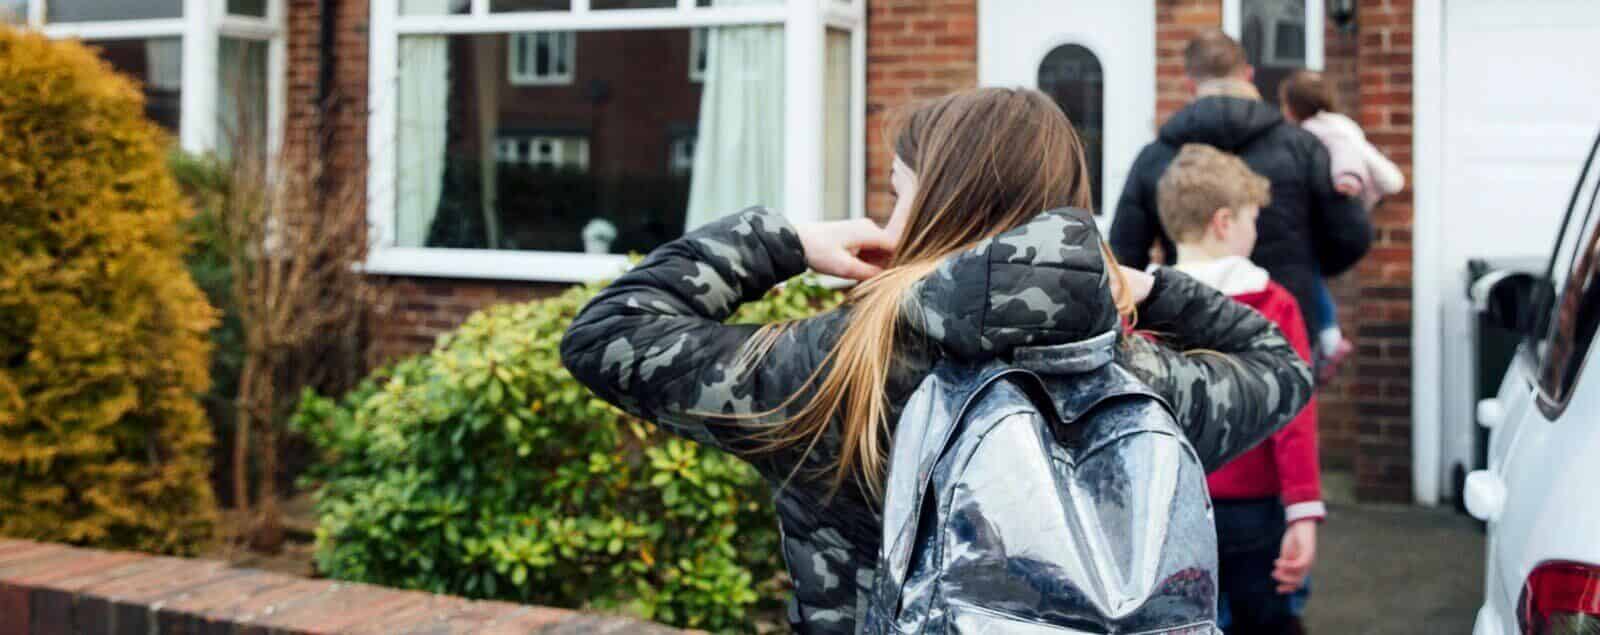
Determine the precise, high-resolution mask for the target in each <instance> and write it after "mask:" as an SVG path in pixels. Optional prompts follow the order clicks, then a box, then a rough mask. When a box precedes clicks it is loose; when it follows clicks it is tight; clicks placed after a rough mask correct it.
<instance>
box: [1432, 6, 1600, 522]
mask: <svg viewBox="0 0 1600 635" xmlns="http://www.w3.org/2000/svg"><path fill="white" fill-rule="evenodd" d="M1443 36H1444V42H1443V53H1444V55H1443V57H1442V59H1443V64H1442V66H1443V72H1444V78H1443V80H1444V81H1443V82H1442V85H1441V88H1443V100H1442V101H1443V109H1444V121H1443V123H1444V126H1443V130H1442V133H1443V134H1442V142H1443V144H1444V147H1443V149H1442V152H1441V154H1442V156H1443V157H1444V166H1443V171H1442V172H1441V173H1440V179H1439V185H1440V192H1439V198H1438V200H1439V207H1438V213H1439V218H1440V220H1439V225H1438V226H1439V228H1440V232H1441V233H1442V235H1441V236H1436V237H1434V238H1435V239H1436V240H1438V241H1439V242H1438V244H1439V245H1440V246H1441V249H1440V261H1439V262H1440V265H1441V266H1442V267H1443V270H1442V271H1439V272H1438V273H1439V274H1440V275H1439V276H1438V277H1437V278H1435V280H1440V281H1443V284H1445V285H1447V286H1446V287H1445V288H1444V289H1442V290H1441V291H1442V293H1441V297H1442V299H1443V301H1444V306H1443V307H1442V308H1443V310H1444V315H1443V317H1444V327H1445V338H1444V340H1443V347H1442V349H1441V353H1442V354H1443V360H1442V361H1443V362H1444V363H1443V368H1444V369H1445V375H1446V376H1445V377H1443V378H1442V379H1443V380H1444V382H1445V385H1444V386H1443V388H1444V390H1443V397H1444V399H1443V403H1442V404H1441V406H1442V408H1441V410H1442V412H1441V415H1442V418H1443V420H1444V426H1443V439H1442V441H1443V446H1444V447H1442V448H1441V450H1443V456H1442V458H1443V459H1444V460H1443V461H1441V462H1440V463H1441V465H1440V466H1439V468H1440V470H1441V472H1442V473H1441V474H1440V477H1441V480H1440V482H1441V483H1442V484H1444V486H1445V487H1446V488H1449V487H1450V479H1449V478H1448V474H1449V471H1450V470H1451V469H1452V468H1453V467H1454V465H1453V464H1454V463H1456V462H1458V461H1461V460H1463V459H1465V458H1466V457H1468V456H1470V454H1469V453H1470V451H1471V447H1472V446H1471V443H1472V441H1471V439H1472V437H1471V426H1470V424H1469V423H1466V422H1470V421H1471V418H1472V414H1471V412H1472V411H1471V406H1472V396H1471V393H1470V391H1471V381H1472V376H1471V368H1472V367H1471V358H1470V356H1469V350H1468V347H1467V344H1468V342H1469V340H1468V333H1469V332H1468V330H1467V328H1468V324H1467V319H1466V313H1467V309H1466V304H1465V298H1464V297H1463V291H1462V288H1463V287H1462V285H1464V283H1465V276H1466V273H1465V272H1466V262H1467V259H1468V258H1474V257H1490V258H1506V257H1510V258H1516V257H1522V256H1535V257H1540V258H1542V257H1547V256H1548V255H1549V253H1550V245H1551V242H1552V241H1554V239H1555V232H1556V230H1557V228H1558V227H1559V223H1560V221H1561V215H1562V214H1563V213H1564V212H1565V210H1566V205H1567V199H1568V197H1569V196H1570V195H1571V193H1572V187H1573V184H1574V181H1575V180H1576V179H1577V177H1578V172H1579V170H1580V169H1581V168H1582V163H1583V158H1584V155H1585V154H1586V153H1587V151H1588V149H1589V145H1590V143H1591V142H1592V141H1593V140H1594V136H1595V133H1596V131H1597V130H1600V73H1596V72H1595V70H1594V66H1593V61H1594V60H1595V59H1596V55H1597V53H1600V2H1596V1H1594V0H1518V1H1516V2H1508V1H1506V0H1446V1H1445V2H1444V33H1443ZM1426 115H1427V113H1420V114H1419V116H1426ZM1418 308H1419V310H1420V309H1422V307H1418ZM1452 493H1453V492H1446V495H1450V494H1452Z"/></svg>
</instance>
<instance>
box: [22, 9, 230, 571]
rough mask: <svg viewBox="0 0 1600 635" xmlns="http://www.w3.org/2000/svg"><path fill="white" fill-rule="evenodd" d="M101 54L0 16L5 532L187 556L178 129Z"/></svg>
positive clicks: (190, 454) (184, 290)
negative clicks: (173, 138)
mask: <svg viewBox="0 0 1600 635" xmlns="http://www.w3.org/2000/svg"><path fill="white" fill-rule="evenodd" d="M142 102H143V98H142V96H141V94H140V91H139V89H138V88H137V87H136V86H135V85H134V84H133V83H132V82H131V81H129V80H128V79H126V78H123V77H122V76H119V75H117V74H116V73H115V72H113V71H112V70H111V68H110V66H108V65H107V64H105V63H104V62H102V61H101V60H100V59H99V58H98V57H97V56H96V55H95V53H94V52H93V51H91V50H90V49H89V48H87V47H85V46H84V45H82V44H78V43H75V42H70V41H51V40H48V39H46V38H44V37H43V36H41V35H37V34H33V33H27V32H23V31H19V30H16V29H12V28H9V27H4V26H0V534H4V535H9V536H18V537H24V538H33V539H40V540H51V541H63V542H71V543H76V544H91V545H98V546H107V547H119V548H133V549H141V550H148V551H158V552H165V553H179V554H187V553H193V552H195V551H196V550H197V549H199V548H200V547H201V546H203V544H204V542H205V541H206V539H207V538H208V537H209V536H210V535H211V531H212V527H213V524H214V518H215V506H214V503H213V499H212V493H211V490H210V487H209V485H208V484H207V482H206V473H207V463H206V450H207V447H208V446H209V445H210V443H211V434H210V431H209V429H208V426H207V423H206V420H205V418H204V414H203V412H202V410H201V407H200V404H199V403H198V401H197V400H196V395H197V394H198V393H201V392H203V391H205V390H206V388H207V384H208V377H207V364H208V358H207V354H208V351H207V343H206V332H207V330H208V329H210V328H211V326H212V325H213V324H214V323H215V320H216V316H215V313H214V311H213V310H212V308H211V307H210V306H209V305H208V304H206V301H205V298H204V296H203V295H202V294H201V293H200V291H199V290H198V289H197V288H196V287H195V284H194V282H193V280H192V279H190V277H189V274H188V273H187V272H186V271H185V270H184V264H183V260H182V257H183V253H184V250H185V248H186V245H185V240H184V235H185V234H184V232H183V230H182V226H181V225H182V223H183V221H184V219H185V218H186V217H187V216H188V214H189V211H188V209H187V208H186V207H185V204H184V201H183V199H182V197H181V195H180V194H179V191H178V187H177V185H176V183H175V182H174V181H173V178H172V175H171V174H170V173H169V172H168V170H167V163H166V157H167V152H168V139H167V138H166V135H165V134H164V133H163V132H162V130H161V129H160V128H158V127H157V126H156V125H155V124H153V123H151V122H149V121H148V120H146V119H145V118H144V114H143V113H144V109H143V103H142Z"/></svg>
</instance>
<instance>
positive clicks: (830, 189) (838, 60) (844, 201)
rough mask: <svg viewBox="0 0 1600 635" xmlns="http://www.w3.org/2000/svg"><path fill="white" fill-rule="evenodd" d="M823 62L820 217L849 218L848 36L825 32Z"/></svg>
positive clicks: (849, 117)
mask: <svg viewBox="0 0 1600 635" xmlns="http://www.w3.org/2000/svg"><path fill="white" fill-rule="evenodd" d="M827 38H828V39H827V44H826V47H827V48H826V50H825V51H824V53H823V54H824V57H825V59H824V60H823V68H822V72H823V82H824V86H823V90H824V91H825V93H824V101H823V111H822V217H823V218H824V219H827V220H840V219H845V218H849V217H850V201H851V197H850V194H851V192H850V174H851V171H852V166H851V164H850V160H851V158H852V157H851V156H850V123H851V112H852V111H851V108H850V99H851V96H850V84H851V81H850V79H851V77H850V61H851V57H852V56H851V54H850V33H849V32H848V31H841V30H839V29H828V36H827Z"/></svg>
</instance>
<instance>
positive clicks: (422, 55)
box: [394, 0, 450, 247]
mask: <svg viewBox="0 0 1600 635" xmlns="http://www.w3.org/2000/svg"><path fill="white" fill-rule="evenodd" d="M448 7H449V0H401V2H400V9H401V11H402V13H406V14H411V13H430V12H431V13H443V12H444V11H445V10H446V9H447V8H448ZM449 44H450V40H449V37H448V36H444V35H407V36H403V37H401V38H400V51H399V58H400V59H399V61H400V81H399V87H398V90H397V91H396V93H397V94H396V104H395V105H396V112H397V113H398V114H399V130H398V131H397V132H398V133H397V134H396V135H395V158H396V163H395V168H396V173H395V180H394V184H395V199H394V200H395V239H396V243H395V244H397V245H399V246H401V247H422V246H424V242H425V241H426V240H427V239H428V229H429V228H430V227H432V226H433V217H434V215H435V214H437V213H438V211H439V196H440V195H441V194H442V193H443V191H444V166H445V141H446V139H445V132H446V130H445V124H446V122H447V120H448V117H449V105H448V103H447V102H448V99H449V97H450V47H449Z"/></svg>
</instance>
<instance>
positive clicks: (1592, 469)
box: [1462, 140, 1600, 635]
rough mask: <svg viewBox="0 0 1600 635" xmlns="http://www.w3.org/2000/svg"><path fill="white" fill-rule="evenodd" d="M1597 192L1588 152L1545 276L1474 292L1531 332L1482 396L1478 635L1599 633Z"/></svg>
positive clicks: (1488, 284) (1473, 499) (1473, 488)
mask: <svg viewBox="0 0 1600 635" xmlns="http://www.w3.org/2000/svg"><path fill="white" fill-rule="evenodd" d="M1595 148H1600V140H1597V141H1596V146H1595ZM1597 193H1600V165H1596V161H1595V149H1594V148H1591V150H1590V153H1589V159H1588V161H1587V162H1586V163H1585V164H1584V168H1583V173H1582V175H1581V177H1580V178H1579V181H1578V186H1577V188H1576V189H1575V191H1574V193H1573V196H1572V199H1571V203H1570V204H1569V207H1568V210H1567V217H1566V220H1565V221H1564V225H1563V227H1562V229H1561V232H1560V234H1558V235H1557V238H1556V245H1555V249H1554V252H1553V254H1552V255H1551V258H1550V261H1549V268H1548V270H1547V271H1546V273H1545V275H1543V276H1534V275H1527V274H1513V275H1498V276H1493V277H1492V278H1486V279H1485V280H1484V281H1483V283H1482V284H1480V285H1479V286H1478V287H1477V288H1475V289H1474V293H1475V295H1477V296H1478V297H1477V298H1475V300H1476V301H1477V302H1479V303H1480V306H1483V305H1485V304H1486V305H1487V312H1486V314H1487V315H1488V318H1487V319H1489V320H1490V321H1491V322H1492V323H1495V324H1496V325H1498V326H1502V327H1505V328H1510V329H1512V330H1514V331H1516V332H1518V333H1521V334H1523V341H1522V345H1521V347H1520V348H1519V350H1518V352H1517V356H1516V359H1515V360H1514V361H1513V362H1512V364H1511V367H1510V369H1509V370H1508V371H1507V373H1506V377H1505V380H1504V381H1503V382H1502V383H1501V384H1500V391H1499V394H1498V396H1496V397H1494V398H1492V399H1485V400H1483V401H1482V402H1480V403H1479V404H1478V412H1477V417H1478V422H1479V424H1480V425H1483V426H1485V427H1488V428H1490V437H1489V452H1488V455H1489V456H1488V467H1487V469H1483V470H1478V471H1475V472H1473V473H1471V474H1470V475H1468V477H1467V480H1466V483H1465V487H1464V488H1463V492H1462V496H1463V497H1464V498H1465V502H1466V505H1467V509H1468V510H1469V511H1470V512H1471V513H1472V515H1473V516H1476V517H1477V518H1479V519H1480V520H1483V521H1485V522H1487V523H1488V532H1489V541H1488V554H1487V558H1488V562H1487V567H1486V568H1485V571H1486V574H1485V578H1486V579H1485V582H1484V601H1483V607H1482V608H1480V609H1479V610H1478V617H1477V624H1476V626H1475V627H1474V629H1473V633H1474V635H1521V634H1540V635H1554V634H1565V633H1573V634H1577V633H1586V634H1587V633H1596V634H1600V360H1597V359H1594V358H1595V357H1596V354H1595V352H1594V350H1591V349H1593V348H1600V347H1592V346H1591V344H1593V342H1594V339H1595V331H1596V326H1597V325H1600V217H1597V214H1596V210H1597V206H1596V200H1595V199H1596V198H1597ZM1505 222H1507V223H1512V222H1516V219H1515V215H1514V213H1508V215H1507V216H1506V218H1505ZM1589 366H1593V367H1594V368H1589V369H1588V371H1587V372H1585V370H1584V369H1585V367H1589Z"/></svg>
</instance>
